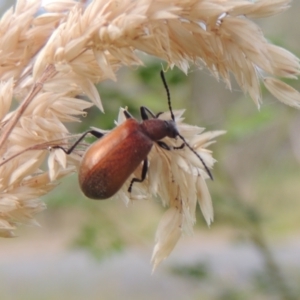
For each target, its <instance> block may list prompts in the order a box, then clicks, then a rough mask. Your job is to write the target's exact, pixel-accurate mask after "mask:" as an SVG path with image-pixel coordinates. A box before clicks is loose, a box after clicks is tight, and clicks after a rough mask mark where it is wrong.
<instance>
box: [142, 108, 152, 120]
mask: <svg viewBox="0 0 300 300" xmlns="http://www.w3.org/2000/svg"><path fill="white" fill-rule="evenodd" d="M140 112H141V116H142V119H143V120H148V119H149V117H148V115H147V113H148V114H149V115H151V117H152V118H153V119H156V116H155V114H154V113H153V112H152V111H151V110H150V109H149V108H147V107H146V106H141V107H140Z"/></svg>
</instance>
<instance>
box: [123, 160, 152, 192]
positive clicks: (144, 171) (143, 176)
mask: <svg viewBox="0 0 300 300" xmlns="http://www.w3.org/2000/svg"><path fill="white" fill-rule="evenodd" d="M147 172H148V159H147V158H146V159H145V160H144V163H143V169H142V176H141V179H139V178H132V180H131V182H130V185H129V188H128V193H131V190H132V185H133V183H134V182H143V181H144V180H145V178H146V175H147Z"/></svg>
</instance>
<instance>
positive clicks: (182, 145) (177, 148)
mask: <svg viewBox="0 0 300 300" xmlns="http://www.w3.org/2000/svg"><path fill="white" fill-rule="evenodd" d="M184 146H185V143H182V144H181V145H180V146H178V147H173V149H174V150H179V149H183V148H184Z"/></svg>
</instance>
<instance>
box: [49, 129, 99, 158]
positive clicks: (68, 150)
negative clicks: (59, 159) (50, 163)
mask: <svg viewBox="0 0 300 300" xmlns="http://www.w3.org/2000/svg"><path fill="white" fill-rule="evenodd" d="M89 133H90V134H92V135H93V136H94V137H96V138H98V139H100V138H102V137H103V135H104V134H103V133H101V132H99V131H96V130H89V131H86V132H85V133H83V134H82V135H81V137H80V138H79V139H78V140H77V141H76V142H75V143H74V144H73V145H72V146H71V147H70V148H69V149H65V148H64V147H62V146H58V145H56V146H53V147H51V148H52V149H61V150H63V151H64V152H65V153H66V154H71V153H72V152H73V151H74V149H75V148H76V147H77V146H78V144H79V143H80V142H81V141H82V140H83V139H84V138H85V137H86V136H87V135H88V134H89Z"/></svg>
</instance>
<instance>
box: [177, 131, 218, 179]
mask: <svg viewBox="0 0 300 300" xmlns="http://www.w3.org/2000/svg"><path fill="white" fill-rule="evenodd" d="M178 136H179V137H180V138H181V139H182V141H183V142H184V144H185V145H187V147H188V148H189V149H190V150H191V151H192V152H193V153H194V154H196V156H197V157H198V158H199V159H200V161H201V162H202V164H203V166H204V169H205V171H206V173H207V174H208V176H209V178H210V179H211V180H214V178H213V176H212V174H211V172H210V170H209V168H208V166H207V165H206V163H205V162H204V160H203V158H202V157H201V156H200V155H199V154H198V153H197V152H196V151H195V150H194V149H193V148H192V147H191V146H190V145H189V144H188V143H187V141H186V140H185V138H184V137H183V136H182V135H181V134H178Z"/></svg>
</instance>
